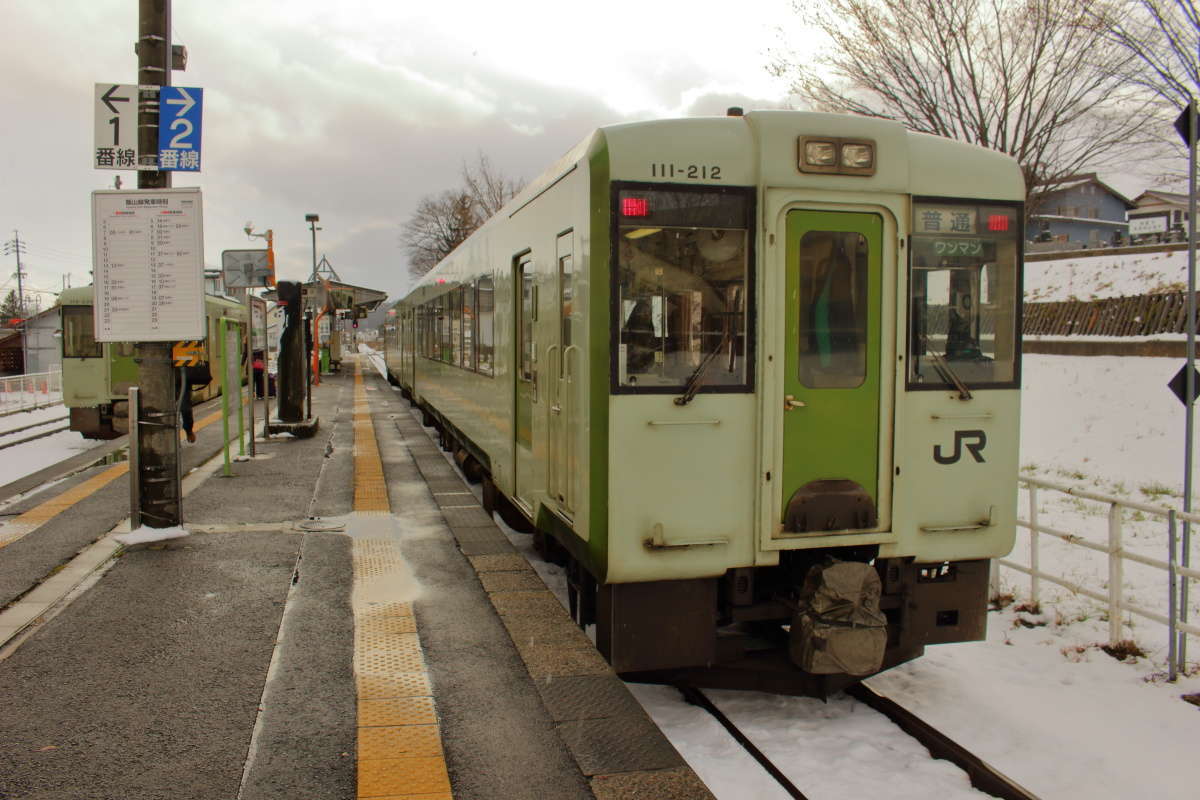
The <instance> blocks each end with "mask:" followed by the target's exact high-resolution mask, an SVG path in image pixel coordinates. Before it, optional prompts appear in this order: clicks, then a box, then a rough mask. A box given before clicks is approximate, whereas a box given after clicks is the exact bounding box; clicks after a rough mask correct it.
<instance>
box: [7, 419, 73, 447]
mask: <svg viewBox="0 0 1200 800" xmlns="http://www.w3.org/2000/svg"><path fill="white" fill-rule="evenodd" d="M69 418H70V417H69V415H63V416H61V417H54V418H53V419H46V420H42V421H41V422H35V423H33V424H31V425H23V426H21V427H20V428H10V429H8V430H6V431H0V450H4V449H6V448H9V447H15V446H16V445H19V444H25V443H26V442H32V441H34V440H36V439H41V438H43V437H46V436H51V435H53V434H56V433H61V432H62V431H65V430H70V427H71V426H70V425H59V426H58V427H54V428H49V429H45V428H46V426H47V425H55V424H56V423H59V422H65V421H66V420H68V419H69ZM39 428H41V429H45V430H38V432H37V433H32V434H31V433H29V432H30V431H33V430H35V429H39ZM21 434H28V435H26V436H21Z"/></svg>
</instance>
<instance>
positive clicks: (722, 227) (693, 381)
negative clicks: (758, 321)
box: [613, 184, 753, 393]
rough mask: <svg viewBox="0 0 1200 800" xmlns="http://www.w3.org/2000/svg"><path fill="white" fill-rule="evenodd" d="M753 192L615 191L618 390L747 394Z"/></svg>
mask: <svg viewBox="0 0 1200 800" xmlns="http://www.w3.org/2000/svg"><path fill="white" fill-rule="evenodd" d="M752 199H753V195H752V193H751V191H750V190H746V189H740V188H732V187H728V188H727V187H720V188H714V187H694V188H693V187H671V188H670V189H669V190H668V189H664V188H662V187H661V185H649V186H645V187H639V188H633V187H632V186H631V185H628V184H626V185H621V186H619V187H618V188H617V190H616V192H615V197H614V206H615V208H614V211H615V215H614V216H615V218H616V220H617V224H616V226H615V228H616V230H615V234H616V235H615V240H616V241H615V252H616V255H617V269H616V270H614V273H613V274H614V281H615V282H616V285H615V286H614V300H615V301H616V302H615V303H614V315H615V318H614V320H613V326H614V328H615V330H616V331H617V336H616V345H617V346H616V352H615V353H614V365H613V366H614V373H615V374H614V391H617V392H622V391H624V392H660V393H674V392H679V391H683V390H685V389H686V390H687V391H689V392H693V391H697V390H698V391H701V392H704V391H718V392H719V391H749V389H750V386H751V384H752V382H753V374H752V372H751V365H750V361H749V358H748V355H749V353H748V350H749V344H748V341H749V329H750V321H751V319H752V304H753V286H752V278H753V276H752V272H751V267H750V265H751V263H752V261H751V253H750V249H751V246H750V231H751V221H752Z"/></svg>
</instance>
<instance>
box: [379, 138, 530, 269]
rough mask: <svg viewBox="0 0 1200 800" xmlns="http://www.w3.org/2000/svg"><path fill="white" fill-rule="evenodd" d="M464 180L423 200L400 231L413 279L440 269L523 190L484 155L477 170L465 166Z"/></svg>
mask: <svg viewBox="0 0 1200 800" xmlns="http://www.w3.org/2000/svg"><path fill="white" fill-rule="evenodd" d="M462 180H463V185H462V186H461V187H460V188H457V189H447V190H446V191H444V192H442V193H441V194H438V195H426V196H425V197H423V198H421V200H420V202H419V203H417V210H416V211H414V212H413V215H412V216H411V217H409V219H408V221H407V222H405V223H404V225H403V227H402V229H401V233H400V245H401V246H402V247H403V248H404V251H405V253H406V254H407V256H408V271H409V274H410V275H412V276H413V277H414V278H419V277H421V276H422V275H424V274H425V273H426V272H429V270H431V269H433V268H434V267H435V266H437V263H438V262H439V261H441V260H442V259H443V258H445V257H446V256H447V255H449V254H450V252H451V251H452V250H454V248H456V247H458V246H459V245H460V244H462V243H463V242H464V241H466V239H467V237H468V236H470V235H471V234H472V233H474V232H475V230H476V229H477V228H479V227H480V226H481V225H483V223H485V222H487V221H488V218H490V217H491V216H492V215H493V214H495V213H496V212H497V211H499V210H500V208H501V207H502V206H503V205H504V204H505V203H507V202H508V201H509V200H511V199H512V198H513V197H515V196H516V194H517V193H518V192H519V191H521V189H522V188H523V186H524V184H523V183H521V182H518V181H514V180H511V179H509V178H507V177H505V176H504V175H503V174H502V173H500V172H497V171H496V170H495V169H493V168H492V165H491V162H490V161H488V158H487V156H485V155H483V154H482V153H480V154H479V158H478V162H477V163H476V164H475V165H474V166H471V165H468V164H466V163H465V162H464V163H463V169H462Z"/></svg>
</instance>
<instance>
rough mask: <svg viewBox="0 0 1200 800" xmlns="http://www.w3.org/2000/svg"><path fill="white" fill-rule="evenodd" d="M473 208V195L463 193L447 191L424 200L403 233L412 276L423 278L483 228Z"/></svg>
mask: <svg viewBox="0 0 1200 800" xmlns="http://www.w3.org/2000/svg"><path fill="white" fill-rule="evenodd" d="M473 206H474V203H473V201H472V200H471V196H470V195H469V194H467V193H466V192H463V191H462V190H452V189H447V190H446V191H444V192H442V193H441V194H439V195H427V196H425V197H423V198H421V201H420V202H419V203H417V210H416V211H414V212H413V215H412V216H411V217H409V219H408V222H406V223H404V227H403V228H402V230H401V233H400V244H401V246H402V247H403V248H404V251H405V253H406V254H407V255H408V272H409V274H410V275H412V276H413V277H414V278H419V277H421V276H422V275H424V274H425V273H426V272H429V270H431V269H433V268H434V267H435V266H437V263H438V262H439V261H441V260H442V259H443V258H445V257H446V256H447V255H449V254H450V251H452V250H453V249H454V248H456V247H458V246H459V245H460V244H462V243H463V242H464V241H465V240H466V238H467V237H468V236H470V235H471V233H472V232H473V231H474V230H475V229H476V228H478V227H479V225H480V222H479V220H478V219H477V216H476V214H475V211H474V207H473Z"/></svg>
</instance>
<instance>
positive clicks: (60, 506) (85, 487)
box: [0, 411, 221, 547]
mask: <svg viewBox="0 0 1200 800" xmlns="http://www.w3.org/2000/svg"><path fill="white" fill-rule="evenodd" d="M219 419H221V412H219V411H218V412H217V413H215V414H210V415H208V416H207V417H205V418H204V419H201V420H198V421H197V422H196V425H195V427H194V428H193V430H200V429H201V428H205V427H207V426H209V425H211V424H213V423H214V422H216V421H217V420H219ZM128 472H129V462H128V461H125V462H122V463H120V464H113V465H112V466H111V467H109V468H108V469H106V470H104V471H103V472H101V473H100V474H98V475H93V476H92V477H91V478H88V479H87V480H86V481H84V482H83V483H81V484H79V485H78V486H76V487H74V488H72V489H68V490H67V491H65V492H63V493H62V494H60V495H58V496H57V497H52V498H50V499H49V500H47V501H46V502H44V503H41V504H39V505H36V506H34V507H33V508H31V509H29V510H28V511H26V512H25V513H24V514H20V515H18V516H17V517H14V518H13V519H12V521H10V522H9V523H8V524H6V525H5V526H4V527H3V528H0V547H6V546H8V545H10V544H12V543H13V542H15V541H17V540H18V539H21V538H24V537H25V536H26V535H28V534H30V533H32V532H33V531H35V530H37V529H38V528H39V527H40V526H42V525H44V524H45V523H47V522H49V521H50V520H51V519H53V518H54V517H57V516H58V515H59V514H61V513H62V512H64V511H66V510H67V509H68V508H70V507H71V506H73V505H75V504H76V503H78V502H79V501H80V500H84V499H85V498H87V497H90V496H91V495H92V494H94V493H95V492H98V491H99V490H101V489H103V488H104V487H105V486H107V485H108V484H110V483H112V482H113V481H115V480H116V479H117V478H120V477H121V476H122V475H125V474H127V473H128Z"/></svg>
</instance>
